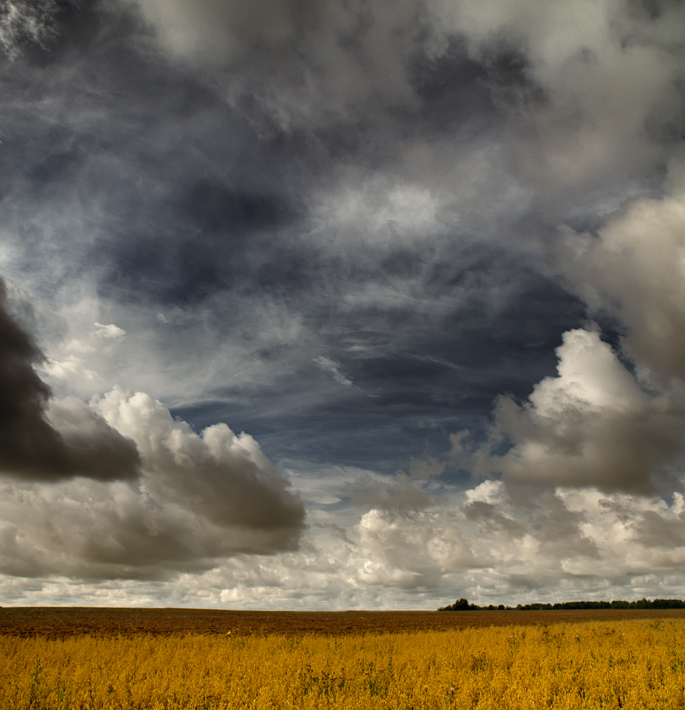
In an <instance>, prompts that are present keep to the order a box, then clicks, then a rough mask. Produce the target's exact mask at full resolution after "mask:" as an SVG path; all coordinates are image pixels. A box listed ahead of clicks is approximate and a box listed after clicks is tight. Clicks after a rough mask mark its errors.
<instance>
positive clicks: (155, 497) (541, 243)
mask: <svg viewBox="0 0 685 710" xmlns="http://www.w3.org/2000/svg"><path fill="white" fill-rule="evenodd" d="M683 26H685V11H684V10H683V7H682V5H681V4H680V3H677V2H670V1H669V0H655V1H654V2H650V3H647V4H646V3H641V2H633V1H632V0H626V1H624V0H618V1H617V0H601V1H600V2H591V1H590V0H570V1H569V2H563V3H562V2H547V1H545V2H543V1H542V0H514V1H512V0H482V1H481V2H478V3H469V2H453V1H451V0H450V1H449V2H446V1H443V0H401V1H400V2H396V3H393V4H388V3H386V2H382V1H381V0H369V1H364V2H362V1H361V0H360V1H357V0H352V1H351V2H348V1H345V2H342V1H341V0H321V1H320V2H310V0H258V1H257V2H243V1H242V0H241V1H239V2H236V1H234V0H230V1H229V0H211V1H210V0H196V1H195V2H191V1H190V0H168V1H164V2H162V1H161V0H136V2H119V0H107V1H106V2H105V1H104V0H102V1H99V0H98V1H94V2H80V3H71V2H51V1H49V0H40V1H36V2H33V1H32V2H25V3H16V2H7V3H5V4H4V5H3V6H2V8H0V48H1V49H2V51H3V56H2V58H1V59H0V87H1V88H2V92H3V107H4V114H3V121H2V124H1V125H0V141H1V143H0V151H1V152H2V156H3V161H4V162H3V164H4V165H5V166H6V169H5V170H4V171H3V173H2V175H1V176H0V195H1V196H2V199H0V271H2V273H3V274H4V275H5V276H6V278H7V282H8V283H11V284H13V285H14V286H13V288H14V289H15V290H16V294H18V293H19V289H20V288H21V293H22V294H23V296H22V297H23V299H24V301H25V302H30V303H31V305H32V308H33V313H34V315H33V316H32V317H28V316H27V314H26V313H25V312H24V313H21V312H20V306H19V304H20V302H21V299H20V298H19V297H18V296H17V295H16V294H14V295H12V297H11V298H4V299H3V301H2V308H1V309H0V389H2V393H3V404H2V407H0V409H2V411H0V473H1V474H2V478H1V481H2V486H3V502H2V504H1V505H0V569H1V571H2V572H3V573H4V575H5V576H4V577H2V578H0V595H2V596H3V599H6V600H8V601H12V600H14V601H15V602H16V601H17V600H19V601H24V602H31V603H34V602H36V600H41V599H42V600H50V599H52V600H61V599H70V600H72V601H73V599H77V600H82V601H87V602H88V603H94V602H97V603H105V602H108V601H114V602H115V603H137V602H140V603H146V604H148V603H151V604H154V603H173V604H195V605H205V604H212V605H213V604H217V605H220V604H235V605H243V606H248V605H254V606H260V607H264V606H282V607H283V606H301V607H307V606H332V607H337V608H347V607H352V606H378V605H382V606H393V605H402V606H424V607H426V606H428V608H434V607H435V606H438V605H442V604H443V603H445V599H446V600H447V601H448V602H451V601H453V599H454V598H456V597H457V596H468V597H469V598H470V599H474V600H476V599H477V600H478V601H480V602H486V603H489V601H490V600H492V601H493V602H494V601H497V602H499V601H504V602H512V601H513V602H515V601H516V600H523V599H525V600H529V599H530V597H536V596H537V597H539V598H544V599H554V598H556V599H558V598H567V597H568V596H571V595H572V596H575V597H577V596H584V597H592V596H593V595H595V596H596V595H600V596H606V595H615V596H624V597H632V596H635V595H639V596H644V595H655V594H658V595H659V596H664V595H666V591H665V590H673V591H670V592H669V594H673V596H683V595H685V591H683V590H682V585H681V583H680V582H679V581H678V569H679V565H682V558H683V544H682V541H683V530H682V529H681V528H682V518H681V516H682V515H683V511H682V498H681V491H682V454H683V433H682V432H683V431H684V428H683V424H684V423H685V420H684V418H683V414H684V412H685V390H684V384H685V383H684V382H683V379H684V378H685V371H683V362H684V359H683V355H684V354H685V352H684V350H685V342H684V341H683V336H682V332H683V330H684V329H683V326H684V325H685V323H683V320H684V317H685V315H684V312H683V306H682V304H683V302H684V299H683V293H682V291H683V287H682V284H683V278H682V277H683V273H682V268H681V265H682V262H683V258H682V257H683V253H682V252H683V249H684V245H683V235H684V234H685V228H684V223H685V215H684V211H683V210H684V200H683V185H684V184H685V183H684V181H683V174H684V173H683V164H685V163H684V162H683V152H682V151H683V148H682V145H683V142H682V136H683V135H684V134H685V125H684V124H683V116H685V112H684V109H685V92H684V91H683V86H684V83H683V80H684V78H685V77H684V76H683V67H684V66H685V64H683V41H682V35H683V33H682V27H683ZM10 291H11V289H10ZM217 422H219V423H217ZM222 422H227V423H228V424H230V426H231V427H232V428H233V429H234V430H232V429H231V428H229V426H228V424H226V423H222ZM242 431H245V432H249V434H236V433H235V432H242ZM257 441H258V442H259V444H257ZM271 462H273V464H272V463H271ZM280 471H283V472H285V473H280ZM289 480H292V482H293V483H292V486H289V484H288V481H289ZM19 580H20V581H19Z"/></svg>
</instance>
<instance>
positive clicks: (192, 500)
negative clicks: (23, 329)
mask: <svg viewBox="0 0 685 710" xmlns="http://www.w3.org/2000/svg"><path fill="white" fill-rule="evenodd" d="M92 406H93V408H94V409H95V410H96V412H97V414H98V416H97V418H95V417H94V416H93V413H92V411H91V409H90V408H89V407H88V406H87V405H86V404H84V403H83V402H81V401H80V400H76V399H75V398H71V399H68V400H63V401H61V402H58V403H55V404H51V408H50V416H51V418H52V419H54V420H55V421H59V423H60V426H61V431H62V432H63V436H64V437H65V440H66V441H67V443H68V444H69V446H71V447H72V448H73V449H74V450H77V451H80V452H82V456H83V457H87V456H88V455H89V454H90V451H89V449H88V446H91V447H92V446H93V445H92V444H91V442H92V441H95V442H96V444H97V447H98V451H99V452H101V451H103V450H105V449H106V448H107V447H108V446H111V441H110V438H111V436H112V433H113V432H114V433H115V434H116V436H119V437H120V436H122V433H123V434H124V435H132V436H133V440H134V441H135V443H136V445H137V447H138V450H139V451H140V455H141V459H142V464H141V474H140V478H139V480H137V481H129V482H126V481H114V482H106V481H105V479H106V474H107V471H105V472H103V474H102V475H101V476H100V479H101V480H92V479H87V478H77V479H75V480H71V481H62V482H58V483H55V484H53V485H52V486H49V487H46V486H41V485H37V484H32V483H28V482H26V481H6V482H5V483H3V484H2V488H3V496H2V498H3V501H2V504H0V520H2V523H1V524H0V539H1V540H2V544H1V545H0V550H1V552H0V570H2V572H4V573H5V574H9V575H20V576H26V577H36V576H51V575H66V576H68V577H73V578H79V579H94V580H96V579H168V578H170V577H172V576H174V575H176V574H178V573H179V572H184V571H185V572H191V571H192V572H194V573H197V572H202V571H203V570H207V569H211V568H213V567H215V566H216V565H217V564H218V560H220V559H223V558H226V557H230V556H232V555H235V554H238V553H247V554H273V553H275V552H280V551H284V550H295V549H297V547H298V544H299V540H300V536H301V534H302V531H303V530H304V508H303V506H302V503H301V501H300V499H299V497H298V496H297V495H295V494H293V493H291V492H290V491H288V483H287V481H286V480H285V479H284V478H283V477H282V476H281V475H280V474H279V473H278V472H277V471H276V470H275V469H274V468H273V467H272V466H271V465H270V463H269V462H268V460H267V459H266V457H265V456H264V454H263V453H262V452H261V450H260V448H259V446H258V445H257V443H256V442H255V440H254V439H252V437H250V436H248V435H246V434H241V435H240V436H237V435H235V434H234V433H233V432H232V431H231V430H230V429H229V428H228V427H227V426H226V425H223V424H218V425H215V426H212V427H209V428H207V429H206V430H205V431H204V432H202V434H199V435H198V434H195V433H194V432H192V430H191V429H190V427H189V426H188V424H186V423H185V422H180V421H176V420H174V419H173V418H172V417H171V415H170V413H169V411H168V410H167V409H166V408H164V407H163V406H162V405H161V404H160V403H159V402H157V401H155V400H153V399H151V398H150V397H149V396H147V395H144V394H142V393H137V394H131V393H130V392H126V391H124V390H122V389H120V388H117V389H114V390H112V391H111V392H109V393H107V394H106V395H105V396H104V397H101V398H99V399H97V400H95V401H94V402H93V404H92ZM113 427H116V428H118V429H119V431H120V432H122V433H116V432H115V430H114V428H113ZM112 448H114V447H112ZM111 461H112V463H111V465H112V466H114V464H115V459H114V457H112V459H111ZM107 464H108V462H107V461H105V462H104V463H103V465H104V466H106V465H107Z"/></svg>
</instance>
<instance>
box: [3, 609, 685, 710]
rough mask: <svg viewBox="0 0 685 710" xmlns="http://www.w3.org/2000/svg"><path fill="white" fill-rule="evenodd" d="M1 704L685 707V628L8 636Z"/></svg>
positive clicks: (202, 709)
mask: <svg viewBox="0 0 685 710" xmlns="http://www.w3.org/2000/svg"><path fill="white" fill-rule="evenodd" d="M0 663H1V666H0V708H2V709H3V710H4V709H10V708H11V709H12V710H20V709H23V708H26V709H27V710H28V709H30V710H45V709H47V708H50V709H51V710H52V709H55V710H57V709H59V710H75V709H77V708H78V709H79V710H110V709H111V710H132V709H135V710H142V709H145V710H161V709H162V708H164V709H172V708H179V709H183V710H210V709H215V708H216V709H219V708H259V709H260V710H266V709H268V708H275V709H278V710H281V709H287V708H298V709H300V708H317V709H318V708H349V709H350V710H352V709H359V710H366V709H367V708H368V709H369V710H370V709H371V708H373V709H374V710H381V709H384V708H392V709H393V710H408V709H410V708H411V709H413V710H424V709H425V710H429V709H430V710H436V709H439V708H445V709H447V708H455V709H458V710H464V709H466V708H483V709H485V708H488V709H492V710H507V709H511V710H527V709H533V708H536V709H537V708H540V709H542V708H560V709H561V708H565V709H568V710H571V709H572V710H576V709H578V710H580V709H583V710H585V709H587V710H600V709H601V710H610V709H613V708H617V709H618V708H622V709H630V710H638V709H640V710H642V709H644V710H652V709H656V708H665V709H666V708H667V709H668V710H676V709H677V708H685V622H684V621H680V620H670V619H655V620H651V621H645V620H639V621H623V622H588V623H577V624H551V625H544V626H542V625H540V626H500V627H490V628H482V627H481V628H474V627H471V628H463V629H461V630H451V631H420V632H412V633H394V634H382V633H381V634H354V633H352V634H346V635H341V636H322V635H316V634H304V635H294V634H271V635H266V636H243V635H240V634H239V633H235V632H234V633H228V634H225V635H223V636H218V635H213V636H210V635H201V634H191V635H171V636H154V635H149V634H146V635H140V636H133V637H131V636H121V637H116V636H112V637H106V636H105V637H97V636H73V637H65V638H61V639H60V638H44V637H40V636H38V637H33V638H20V637H17V636H9V635H3V636H0Z"/></svg>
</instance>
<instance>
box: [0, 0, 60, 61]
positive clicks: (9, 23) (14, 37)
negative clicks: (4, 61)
mask: <svg viewBox="0 0 685 710" xmlns="http://www.w3.org/2000/svg"><path fill="white" fill-rule="evenodd" d="M63 4H65V3H60V2H58V0H19V1H18V2H13V1H12V0H5V2H3V3H2V6H1V7H0V49H2V51H3V52H4V53H5V54H6V55H8V56H9V57H10V58H14V57H16V56H17V54H18V53H19V52H20V51H21V48H22V46H23V45H24V44H25V43H26V42H32V43H35V44H38V45H43V44H44V43H45V42H46V40H49V39H51V38H52V37H53V36H54V35H55V26H54V25H55V23H54V21H55V16H56V15H57V13H58V12H59V10H60V5H63ZM66 4H71V3H70V2H67V3H66Z"/></svg>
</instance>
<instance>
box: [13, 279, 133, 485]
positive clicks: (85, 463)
mask: <svg viewBox="0 0 685 710" xmlns="http://www.w3.org/2000/svg"><path fill="white" fill-rule="evenodd" d="M8 307H9V302H8V296H7V289H6V287H5V285H4V283H0V391H1V392H2V398H1V399H2V405H1V406H0V470H1V471H2V473H3V474H4V475H5V476H12V477H17V478H26V479H30V480H42V481H46V482H47V481H56V480H60V479H64V478H70V477H74V476H86V477H90V478H94V479H100V480H113V479H130V478H135V477H136V476H137V475H138V466H139V463H140V458H139V455H138V451H137V450H136V446H135V444H134V443H133V442H132V441H131V440H130V439H127V438H125V437H124V436H122V435H121V434H119V433H118V432H116V431H114V430H113V429H111V427H109V426H108V425H107V424H106V423H105V422H104V421H103V420H101V419H97V418H96V417H95V415H94V414H93V412H92V411H91V410H90V409H89V408H88V407H87V406H86V405H85V404H83V402H80V401H79V400H76V399H73V398H72V399H68V400H62V401H55V400H50V390H49V389H48V387H47V386H46V385H45V384H44V383H43V381H42V380H41V379H40V378H39V377H38V375H37V374H36V372H35V370H34V367H33V366H34V364H36V363H39V362H40V361H41V360H42V354H41V352H40V350H39V349H38V347H37V346H36V345H35V344H34V343H33V341H32V339H31V338H30V336H29V335H28V334H27V333H25V332H24V331H23V330H22V328H21V327H20V326H19V325H18V323H17V322H16V321H15V320H14V319H13V317H12V316H11V315H10V313H9V312H8Z"/></svg>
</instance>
